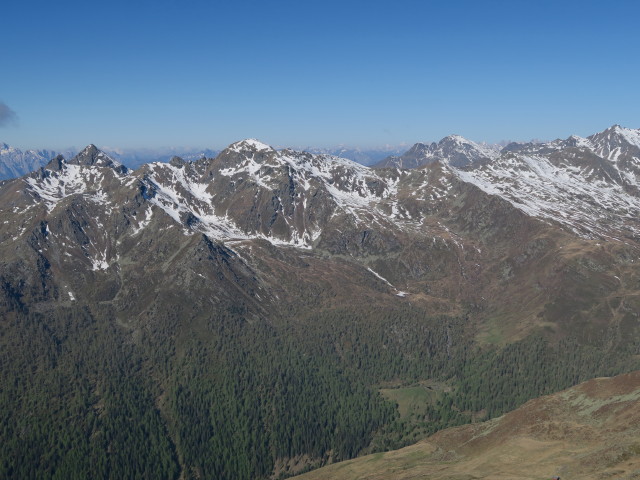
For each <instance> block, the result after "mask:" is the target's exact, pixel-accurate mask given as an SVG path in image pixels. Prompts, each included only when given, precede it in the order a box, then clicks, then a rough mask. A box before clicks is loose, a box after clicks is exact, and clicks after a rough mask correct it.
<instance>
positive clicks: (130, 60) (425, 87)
mask: <svg viewBox="0 0 640 480" xmlns="http://www.w3.org/2000/svg"><path fill="white" fill-rule="evenodd" d="M0 12H1V15H2V27H1V29H0V37H1V43H0V45H1V46H0V54H1V55H0V62H1V63H0V65H2V66H1V70H0V102H3V103H4V104H6V105H7V106H8V107H9V108H10V109H12V110H13V111H14V112H15V113H16V114H17V117H18V121H17V122H4V123H3V124H2V125H1V126H0V141H5V142H7V143H9V144H12V145H15V146H18V147H21V148H25V147H52V148H61V147H67V146H77V147H81V146H83V145H85V144H88V143H95V144H97V145H101V146H111V147H158V146H171V145H181V146H202V147H213V148H219V147H223V146H225V145H227V144H229V143H231V142H233V141H235V140H238V139H241V138H246V137H256V138H259V139H261V140H262V141H264V142H267V143H270V144H273V145H296V146H330V145H336V144H341V143H344V144H348V145H352V146H362V147H367V146H377V145H383V144H400V143H408V144H412V143H414V142H416V141H430V140H438V139H440V138H441V137H443V136H445V135H448V134H451V133H458V134H460V135H463V136H465V137H467V138H469V139H471V140H475V141H489V142H495V141H499V140H504V139H513V140H528V139H531V138H541V139H553V138H556V137H566V136H568V135H570V134H572V133H576V134H579V135H589V134H591V133H594V132H596V131H600V130H603V129H604V128H606V127H608V126H610V125H611V124H614V123H620V124H622V125H624V126H628V127H631V128H640V2H638V1H635V0H634V1H611V2H604V1H598V2H595V1H564V2H563V1H561V0H558V1H553V2H552V1H538V0H537V1H533V0H531V1H517V0H513V1H429V0H422V1H402V0H396V1H373V0H370V1H348V0H343V1H340V2H338V1H332V0H323V1H304V0H297V1H268V0H264V1H241V0H235V1H229V0H228V1H225V2H219V1H209V2H200V1H190V0H183V1H172V0H154V1H136V0H131V1H130V2H127V3H124V2H119V1H104V2H93V1H87V0H85V1H83V2H77V3H76V2H68V1H64V0H60V1H53V2H52V1H47V2H40V1H38V2H32V1H28V0H22V1H18V0H7V1H5V2H3V4H2V7H0Z"/></svg>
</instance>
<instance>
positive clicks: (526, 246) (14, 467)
mask: <svg viewBox="0 0 640 480" xmlns="http://www.w3.org/2000/svg"><path fill="white" fill-rule="evenodd" d="M402 157H404V158H402ZM398 158H402V161H400V160H397V161H396V160H389V161H388V162H386V163H384V164H383V165H378V166H377V168H368V167H365V166H363V165H360V164H358V163H355V162H353V161H350V160H347V159H344V158H340V157H336V156H332V155H327V154H312V153H309V152H300V151H294V150H290V149H282V150H276V149H274V148H272V147H270V146H268V145H265V144H263V143H261V142H259V141H257V140H253V139H247V140H242V141H239V142H236V143H233V144H231V145H230V146H229V147H227V148H226V149H224V150H223V151H221V152H220V153H219V154H218V155H217V156H216V157H215V158H201V159H198V160H195V161H189V160H185V159H182V158H180V157H174V158H172V159H171V161H170V162H168V163H160V162H155V163H149V164H145V165H142V166H141V167H139V168H137V169H136V170H130V169H129V168H127V167H125V166H124V165H122V164H121V163H120V162H119V161H117V160H116V159H113V158H112V157H111V156H109V155H108V154H107V153H105V152H102V151H100V150H99V149H98V148H96V147H95V146H93V145H89V146H88V147H86V148H85V149H83V150H82V151H81V152H80V153H78V154H77V155H76V156H74V157H72V158H70V159H65V158H64V157H63V156H61V155H58V156H56V157H55V158H53V159H52V160H51V161H50V162H49V163H47V164H46V165H45V166H43V167H41V168H39V169H37V170H36V171H34V172H32V173H29V174H28V175H25V176H23V177H20V178H16V179H12V180H6V181H4V182H2V184H0V238H1V239H2V242H1V243H0V252H1V255H0V258H1V259H2V261H1V263H0V309H1V310H0V311H1V312H2V313H1V316H0V319H1V321H2V332H3V333H2V336H0V345H1V348H0V351H2V352H4V353H3V356H2V362H3V363H2V365H3V368H2V369H1V370H0V373H1V374H2V377H1V378H0V380H1V382H0V384H1V385H3V390H2V391H1V392H0V393H1V394H2V395H1V396H0V402H1V403H0V405H1V406H2V408H1V409H0V412H2V417H0V426H2V430H0V439H1V440H2V442H3V444H4V445H6V447H5V448H4V449H3V450H4V451H3V457H2V461H0V468H1V470H0V477H9V478H10V477H14V478H19V477H25V476H32V475H33V474H37V475H45V476H56V475H57V476H63V477H64V476H67V477H68V476H73V475H75V476H87V475H89V474H90V472H94V473H95V472H97V474H96V475H98V476H106V477H115V476H119V477H122V476H124V477H135V476H144V475H147V476H148V475H151V476H156V477H163V478H283V477H286V476H291V475H293V474H296V473H300V472H301V471H304V470H308V469H312V468H316V467H319V466H322V465H325V464H327V463H332V462H336V461H340V460H344V459H348V458H352V457H355V456H358V455H362V454H366V453H372V452H377V451H383V450H388V449H390V448H397V447H400V446H404V445H407V444H409V443H412V442H413V441H417V440H419V439H420V438H424V437H426V436H427V435H429V434H432V433H434V432H435V431H437V430H440V429H442V428H446V427H450V426H454V425H458V424H461V423H467V422H472V421H478V420H484V419H488V418H493V417H496V416H498V415H501V414H503V413H505V412H507V411H509V410H512V409H514V408H516V407H517V406H519V405H521V404H523V403H524V402H526V401H527V400H529V399H531V398H534V397H538V396H540V395H543V394H550V393H552V392H554V391H558V390H561V389H563V388H567V387H570V386H571V385H575V384H576V383H578V382H580V381H584V380H588V379H589V378H593V377H596V376H603V375H613V374H617V373H621V372H628V371H631V370H633V369H637V368H639V367H640V365H639V364H638V354H639V353H640V342H639V341H638V338H639V336H638V334H639V333H640V318H639V317H638V312H640V296H639V294H640V283H639V281H640V269H639V267H638V263H639V260H640V244H639V242H638V239H639V235H640V224H639V222H640V219H639V216H638V212H639V211H640V210H639V206H640V196H639V192H638V174H639V171H640V170H639V167H640V130H633V129H627V128H623V127H620V126H617V125H615V126H613V127H611V128H609V129H607V130H605V131H604V132H601V133H598V134H595V135H592V136H590V137H587V138H579V137H570V138H569V139H567V140H557V141H554V142H549V143H541V144H538V143H535V144H534V143H530V144H510V145H507V146H506V147H505V148H503V149H502V150H500V151H498V150H496V149H492V148H488V147H486V146H482V145H477V144H474V143H473V142H470V141H467V140H465V139H463V138H462V137H458V136H452V137H447V138H445V139H443V140H442V141H441V142H439V143H437V144H431V145H422V144H418V145H416V146H414V147H412V148H411V149H410V150H409V152H407V154H405V155H403V156H401V157H398ZM394 162H395V163H394ZM406 167H412V168H406ZM416 385H418V386H420V387H421V388H422V387H424V386H425V385H428V386H429V388H428V390H429V393H428V395H424V394H422V393H420V395H421V396H420V399H421V400H420V402H422V403H420V405H419V408H418V407H416V408H417V410H416V409H413V410H412V409H405V408H404V407H403V405H404V404H405V403H403V402H405V399H406V398H407V397H408V396H412V395H414V394H416V390H415V388H416ZM423 390H425V389H424V388H422V390H420V391H421V392H422V391H423ZM96 469H98V470H96ZM43 472H44V473H43Z"/></svg>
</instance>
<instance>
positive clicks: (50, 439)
mask: <svg viewBox="0 0 640 480" xmlns="http://www.w3.org/2000/svg"><path fill="white" fill-rule="evenodd" d="M4 310H5V312H4V313H3V315H2V317H1V318H2V320H1V321H2V328H1V329H0V374H1V378H0V406H1V408H0V442H1V444H2V449H1V458H0V478H59V479H74V478H78V479H81V478H104V479H107V478H109V479H115V478H145V479H155V478H178V476H180V475H181V472H182V475H184V477H186V478H211V479H223V478H227V479H254V478H269V477H270V476H271V475H272V474H273V472H275V474H276V475H277V476H280V477H286V476H288V475H289V474H291V472H288V471H287V467H286V465H287V459H295V458H304V459H306V460H305V461H304V462H303V463H304V468H306V469H310V468H314V467H317V466H320V465H322V464H324V463H327V462H333V461H338V460H343V459H348V458H352V457H354V456H357V455H358V454H361V453H365V452H371V451H376V450H384V449H390V448H397V447H400V446H403V445H405V444H408V443H410V442H413V441H415V439H416V437H419V436H421V435H426V434H429V433H432V432H435V431H437V430H438V429H441V428H445V427H448V426H452V425H457V424H461V423H465V422H469V421H472V418H473V415H474V414H475V413H476V412H480V411H484V413H485V416H486V417H492V416H496V415H500V414H501V413H503V412H506V411H508V410H511V409H513V408H515V407H516V406H518V405H520V404H522V403H523V402H525V401H526V400H528V399H530V398H533V397H536V396H539V395H541V394H545V393H550V392H553V391H556V390H559V389H562V388H565V387H568V386H570V385H573V384H575V383H577V382H580V381H582V380H585V379H588V378H591V377H594V376H599V375H611V374H615V373H618V372H622V371H625V370H630V369H632V368H634V367H635V366H636V365H634V363H633V362H632V360H631V358H632V357H631V356H630V355H629V352H625V351H624V349H616V350H614V351H605V350H604V349H603V348H602V347H597V346H584V345H579V344H578V343H576V342H575V341H572V340H571V339H568V340H564V341H563V342H561V343H559V344H556V345H551V344H550V343H548V342H547V341H546V340H545V339H544V338H543V337H542V336H537V335H535V336H531V337H528V338H526V339H524V340H522V341H520V342H517V343H513V344H511V345H508V346H506V347H503V348H496V347H492V348H488V347H485V348H483V349H481V348H479V347H478V346H477V345H475V344H474V342H473V340H471V339H472V338H473V337H472V336H471V335H470V334H469V331H468V330H469V325H468V321H467V319H465V318H451V317H442V316H434V317H430V316H426V315H425V313H424V311H422V310H420V309H418V308H414V307H411V306H409V305H404V306H399V307H398V308H395V309H389V310H373V309H371V310H370V311H367V309H366V308H362V307H361V308H358V309H357V310H358V311H357V313H356V311H355V310H356V309H353V308H351V309H348V308H344V309H339V310H334V311H325V312H314V313H311V314H308V315H306V316H302V315H299V313H298V314H296V315H295V316H293V315H292V316H291V318H279V319H277V320H276V321H273V320H271V321H268V320H266V319H262V320H256V319H252V320H251V321H249V320H248V319H246V318H244V317H243V315H242V314H241V312H237V311H232V310H226V311H221V312H218V313H215V312H214V313H211V314H209V315H202V316H200V317H198V318H189V319H181V318H180V317H179V312H178V311H177V310H175V309H174V310H171V309H167V310H166V311H164V313H162V314H158V315H157V316H156V317H155V318H153V319H152V321H150V322H149V323H148V324H147V325H145V327H144V328H132V327H131V326H123V325H121V324H120V322H117V321H116V320H114V317H112V316H110V315H109V314H108V311H103V310H100V309H95V311H92V310H91V309H90V308H88V307H79V306H73V307H59V308H56V309H54V310H52V311H46V312H39V311H29V310H28V309H27V308H26V307H25V306H23V305H19V304H16V303H13V304H12V303H11V302H5V305H4ZM423 379H437V380H441V381H445V382H447V384H449V385H450V386H451V387H452V388H451V390H450V391H449V392H447V393H445V394H443V395H441V396H440V397H439V398H438V400H437V402H434V404H433V405H429V406H428V408H427V413H426V414H425V415H422V416H421V417H420V418H418V419H413V420H412V421H407V420H403V419H400V418H399V415H398V412H397V409H396V405H395V404H393V403H392V402H390V401H389V400H387V399H385V398H384V397H383V396H382V395H380V393H379V392H378V386H379V385H381V384H382V383H384V382H390V381H393V382H395V383H396V384H398V385H410V384H412V383H413V382H416V381H420V380H423Z"/></svg>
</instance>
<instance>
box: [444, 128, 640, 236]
mask: <svg viewBox="0 0 640 480" xmlns="http://www.w3.org/2000/svg"><path fill="white" fill-rule="evenodd" d="M639 145H640V130H632V129H627V128H622V127H620V126H618V125H615V126H613V127H611V128H609V129H607V130H605V131H604V132H601V133H597V134H595V135H592V136H590V137H588V138H581V137H577V136H571V137H569V138H568V139H566V140H555V141H553V142H549V143H541V144H523V145H520V146H516V145H513V144H512V145H509V146H507V147H505V149H503V151H502V153H501V155H500V156H499V157H498V158H496V159H494V161H492V162H489V163H486V164H483V165H480V166H478V167H476V168H473V169H468V170H466V171H462V170H459V169H457V170H456V174H457V176H458V178H460V179H462V180H464V181H467V182H470V183H473V184H474V185H476V186H478V187H480V188H481V189H482V190H484V191H485V192H487V193H490V194H493V195H498V196H501V197H502V198H505V199H506V200H508V201H509V202H511V203H512V204H513V205H514V206H515V207H516V208H518V209H520V210H522V211H524V212H525V213H527V214H529V215H531V216H534V217H539V218H546V219H551V220H554V221H557V222H558V223H560V224H562V225H564V226H566V227H568V228H570V229H571V230H573V231H575V232H576V233H578V234H580V235H584V236H601V237H607V236H610V235H613V236H625V237H626V236H633V237H637V236H638V235H639V234H640V231H639V230H638V214H639V213H640V190H638V186H639V180H640V148H639Z"/></svg>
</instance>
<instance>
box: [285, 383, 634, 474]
mask: <svg viewBox="0 0 640 480" xmlns="http://www.w3.org/2000/svg"><path fill="white" fill-rule="evenodd" d="M556 475H559V476H560V477H561V478H562V479H563V480H564V479H576V478H580V479H604V478H611V479H613V478H615V479H632V478H640V371H638V372H633V373H630V374H625V375H619V376H616V377H613V378H596V379H593V380H590V381H588V382H585V383H582V384H580V385H578V386H576V387H573V388H570V389H568V390H565V391H562V392H559V393H556V394H553V395H549V396H546V397H540V398H537V399H534V400H531V401H529V402H527V403H526V404H525V405H523V406H522V407H520V408H518V409H517V410H514V411H513V412H510V413H508V414H506V415H503V416H502V417H499V418H496V419H493V420H491V421H488V422H484V423H477V424H472V425H465V426H462V427H457V428H450V429H447V430H443V431H440V432H438V433H436V434H435V435H433V436H431V437H429V438H427V439H426V440H424V441H422V442H420V443H417V444H415V445H412V446H409V447H406V448H403V449H400V450H396V451H392V452H387V453H378V454H374V455H369V456H366V457H362V458H358V459H355V460H351V461H347V462H342V463H337V464H334V465H330V466H327V467H325V468H322V469H320V470H316V471H313V472H310V473H307V474H305V475H302V476H300V477H296V478H300V479H301V480H315V479H323V480H324V479H331V480H341V479H349V480H356V479H367V480H383V479H384V480H390V479H394V480H400V479H403V480H404V479H434V480H436V479H442V480H444V479H450V480H453V479H456V480H462V479H465V480H470V479H483V478H487V479H488V478H491V479H545V478H546V479H548V478H551V477H552V476H556Z"/></svg>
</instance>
